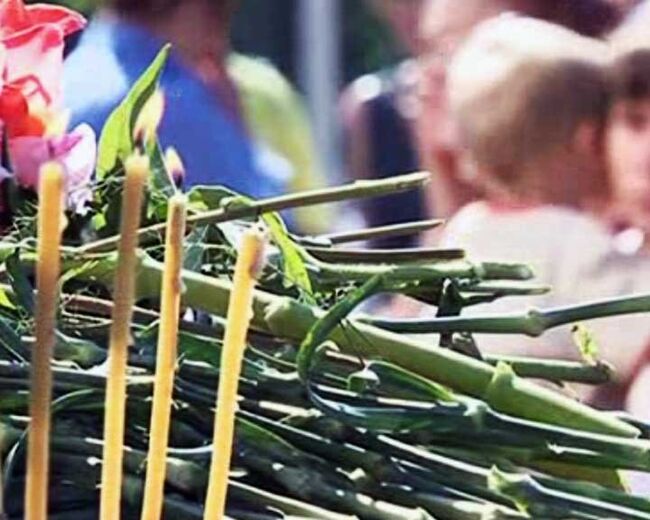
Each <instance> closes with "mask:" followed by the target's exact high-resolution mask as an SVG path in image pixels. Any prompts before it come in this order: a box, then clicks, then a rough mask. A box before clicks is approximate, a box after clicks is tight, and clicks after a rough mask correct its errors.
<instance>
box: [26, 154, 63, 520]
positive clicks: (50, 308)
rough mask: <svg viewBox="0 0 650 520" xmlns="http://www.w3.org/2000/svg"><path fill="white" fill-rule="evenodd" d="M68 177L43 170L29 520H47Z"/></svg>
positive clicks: (50, 167)
mask: <svg viewBox="0 0 650 520" xmlns="http://www.w3.org/2000/svg"><path fill="white" fill-rule="evenodd" d="M63 184H64V172H63V168H62V166H61V165H60V164H58V163H47V164H44V165H43V166H42V167H41V170H40V180H39V191H38V193H39V204H38V244H37V255H38V260H37V266H36V290H37V293H36V331H35V333H36V343H35V345H34V350H33V351H32V359H31V364H32V372H31V390H30V394H29V395H30V406H29V409H30V415H31V421H30V427H29V440H28V445H27V485H26V488H25V518H26V520H46V518H47V498H48V493H47V491H48V475H49V461H50V448H49V442H50V407H51V404H50V403H51V400H52V371H51V369H50V360H51V358H52V350H53V348H54V343H55V341H56V333H55V331H56V309H57V300H58V298H57V296H58V281H59V272H60V256H59V255H60V246H61V230H62V227H63V226H62V222H63V209H64V208H63Z"/></svg>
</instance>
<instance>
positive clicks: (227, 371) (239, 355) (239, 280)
mask: <svg viewBox="0 0 650 520" xmlns="http://www.w3.org/2000/svg"><path fill="white" fill-rule="evenodd" d="M263 249H264V236H263V234H262V233H261V232H260V231H259V230H251V231H248V232H246V233H245V234H244V237H243V244H242V247H241V248H240V251H239V256H238V258H237V264H236V266H235V275H234V279H233V286H232V292H231V293H230V302H229V304H228V316H227V320H226V332H225V336H224V342H223V349H222V351H221V365H220V368H219V391H218V395H217V410H216V414H215V419H214V438H213V442H212V463H211V464H212V465H211V467H210V481H209V484H208V494H207V498H206V503H205V511H204V514H203V518H204V519H205V520H215V519H221V518H223V515H224V510H225V506H226V492H227V488H228V471H229V468H230V458H231V451H232V444H233V434H234V429H235V411H236V408H237V387H238V383H239V374H240V372H241V365H242V361H243V357H244V349H245V347H246V333H247V331H248V325H249V323H250V319H251V317H252V315H253V311H252V300H253V289H254V287H255V279H256V277H257V274H258V271H259V269H260V267H261V261H262V255H263Z"/></svg>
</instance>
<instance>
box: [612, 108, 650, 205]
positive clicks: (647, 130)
mask: <svg viewBox="0 0 650 520" xmlns="http://www.w3.org/2000/svg"><path fill="white" fill-rule="evenodd" d="M605 150H606V154H607V166H608V168H609V174H610V179H611V183H612V189H613V195H614V199H615V200H614V202H615V204H616V205H618V206H619V207H624V208H627V211H629V212H630V213H632V214H636V215H639V214H650V98H646V99H643V100H640V101H635V100H624V101H617V102H616V103H615V104H614V106H613V108H612V110H611V112H610V115H609V119H608V122H607V128H606V147H605Z"/></svg>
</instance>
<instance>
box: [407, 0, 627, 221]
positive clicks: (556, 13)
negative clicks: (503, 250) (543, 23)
mask: <svg viewBox="0 0 650 520" xmlns="http://www.w3.org/2000/svg"><path fill="white" fill-rule="evenodd" d="M506 11H516V12H518V13H520V14H523V15H527V16H531V17H534V18H540V19H545V20H550V21H553V22H555V23H558V24H560V25H564V26H567V27H569V28H571V29H573V30H575V31H576V32H578V33H580V34H583V35H587V36H600V35H602V34H603V33H605V32H607V31H609V30H610V29H611V28H613V27H614V26H615V24H616V23H617V21H618V19H619V16H618V12H617V11H616V10H615V9H614V8H612V7H611V6H609V5H608V4H607V3H606V2H605V1H604V0H465V1H464V2H463V9H459V8H458V2H457V1H455V0H428V1H427V3H426V5H425V7H424V9H423V13H422V23H421V26H420V36H421V49H422V51H421V58H420V60H419V64H420V74H419V79H420V81H419V87H418V90H419V94H420V98H421V110H420V114H419V117H417V119H416V130H415V133H416V135H417V142H418V149H419V154H420V158H421V162H422V164H423V166H424V167H425V169H427V170H429V171H432V172H434V175H433V177H432V182H431V185H430V188H429V189H428V190H427V195H428V206H429V211H430V213H432V214H434V215H436V216H439V217H443V218H448V217H450V216H451V215H453V214H454V212H455V211H457V210H458V209H459V208H460V207H462V206H463V205H464V204H465V203H467V202H469V201H470V200H474V199H476V198H478V197H480V195H481V191H480V190H481V188H480V187H479V186H478V185H477V184H476V182H475V179H474V175H475V171H474V167H473V165H472V164H471V162H468V161H466V160H464V159H463V157H464V156H463V155H462V154H461V153H460V152H461V145H460V143H459V141H458V132H457V129H456V126H455V122H454V121H453V118H452V117H451V115H450V113H449V107H448V100H447V94H446V70H447V66H448V64H449V61H450V59H451V57H452V55H453V53H454V51H455V50H456V49H457V48H458V46H459V45H460V44H461V43H462V42H463V40H464V39H465V38H466V37H467V35H468V34H469V32H470V31H471V30H472V29H473V27H474V26H475V25H476V24H478V23H479V22H481V21H483V20H486V19H488V18H490V17H492V16H495V15H497V14H499V13H503V12H506Z"/></svg>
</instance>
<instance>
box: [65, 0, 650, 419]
mask: <svg viewBox="0 0 650 520" xmlns="http://www.w3.org/2000/svg"><path fill="white" fill-rule="evenodd" d="M67 4H68V5H70V6H73V7H75V8H77V9H79V8H81V9H82V10H84V11H85V12H86V13H88V14H92V15H93V20H92V23H91V24H90V25H89V26H88V28H87V29H86V30H85V31H84V32H83V33H82V34H81V35H80V37H78V38H76V39H75V40H74V41H70V42H68V45H69V49H68V56H67V59H66V72H65V96H66V105H67V106H68V107H69V108H70V110H71V114H72V119H73V121H75V122H88V123H90V124H91V125H92V126H93V127H94V128H95V129H96V130H97V131H99V130H101V126H102V124H103V122H104V121H105V120H106V118H107V116H108V114H109V113H110V112H111V110H112V109H113V108H114V107H115V106H116V105H117V104H118V103H119V101H120V100H121V99H122V98H123V96H124V95H125V94H126V92H127V91H128V89H129V87H130V85H131V84H132V83H133V82H134V81H135V80H136V78H137V77H138V76H139V75H140V74H141V73H142V71H143V70H144V69H145V68H146V67H147V65H148V63H150V62H151V60H152V59H153V58H154V56H155V55H156V53H157V51H158V50H159V49H160V47H161V46H162V45H163V43H164V42H171V43H172V44H173V48H172V52H171V58H170V62H169V64H168V67H167V69H166V71H165V73H164V76H163V80H162V86H163V88H164V91H165V95H166V98H167V111H166V116H165V120H164V122H163V125H162V127H161V140H162V142H163V144H164V145H168V144H173V145H174V146H175V147H176V148H177V149H178V150H179V152H180V153H181V155H182V157H183V160H184V161H185V163H186V177H185V179H184V183H185V185H186V186H191V185H196V184H206V183H209V184H225V185H227V186H229V187H230V188H232V189H235V190H237V191H241V192H244V193H246V194H249V195H252V196H256V197H262V196H271V195H276V194H280V193H285V192H288V191H294V190H302V189H317V188H319V187H323V186H327V185H331V184H336V183H340V182H342V181H345V180H351V179H367V178H383V177H390V176H393V175H397V174H401V173H407V172H411V171H415V170H420V169H422V170H428V171H430V172H432V174H433V175H432V182H431V183H430V185H429V186H428V187H427V189H426V190H425V191H424V192H423V193H407V194H402V195H399V196H391V197H384V198H380V199H373V200H371V201H368V202H367V203H364V205H363V206H362V207H358V208H348V207H345V208H336V209H335V210H334V211H332V210H331V209H328V208H313V209H310V210H308V211H305V212H302V213H298V214H295V215H291V216H290V217H289V222H290V226H291V227H292V228H293V229H295V230H297V231H300V232H302V233H307V234H321V233H325V232H328V231H333V230H341V229H351V228H359V227H363V226H364V225H365V226H382V225H385V224H393V223H399V222H407V221H414V220H423V219H430V218H444V219H446V220H447V225H446V226H444V227H442V228H439V229H436V230H435V231H434V232H431V233H426V234H424V235H423V236H403V237H394V238H391V239H389V240H382V241H379V242H377V243H374V244H371V245H372V246H373V247H376V248H410V247H415V246H422V245H424V246H428V247H462V248H465V249H466V250H467V251H468V253H469V255H470V257H471V258H473V259H482V260H511V261H523V262H528V263H531V264H532V265H533V266H534V267H535V268H536V271H537V274H538V277H539V282H540V283H544V284H549V285H551V286H552V287H553V289H554V290H553V292H552V293H549V294H548V295H545V296H542V297H536V298H531V299H530V300H525V299H524V302H523V303H522V299H516V298H512V299H507V298H506V299H504V300H503V301H502V302H499V304H498V306H497V308H498V309H499V310H502V311H504V312H507V311H509V310H515V309H521V308H522V305H523V306H524V307H525V306H526V305H530V306H541V307H551V306H561V305H568V304H572V303H576V302H582V301H585V300H592V299H598V298H605V297H615V296H619V295H623V294H628V293H631V292H644V291H649V290H650V254H649V253H650V241H649V240H648V233H649V232H650V3H648V2H638V1H634V0H631V1H630V0H609V1H608V0H345V1H343V0H273V1H268V0H241V1H237V0H137V1H135V0H106V1H105V2H103V3H102V5H97V2H93V1H90V0H87V1H82V0H77V1H72V0H69V1H68V2H67ZM491 307H492V309H494V307H493V306H491ZM378 312H384V313H391V314H393V315H400V316H412V317H417V316H427V315H432V312H434V311H432V310H431V309H430V308H425V307H424V306H422V305H419V304H418V305H416V304H414V303H413V302H405V301H395V302H392V303H390V304H389V305H387V306H384V307H383V308H382V309H381V310H380V311H378ZM475 312H476V313H478V314H480V313H481V309H480V306H479V307H477V309H476V311H475ZM590 326H591V325H590ZM593 331H594V334H595V336H596V338H597V339H598V341H599V343H600V346H601V355H602V356H603V357H604V358H605V359H607V360H609V361H611V362H612V363H613V364H614V365H615V366H616V368H617V371H618V372H617V374H618V376H617V382H616V384H615V385H611V386H609V387H607V388H606V389H605V390H603V391H600V392H598V393H597V394H593V393H586V394H584V395H583V396H582V397H584V398H585V399H588V400H590V401H591V402H593V403H595V404H597V405H600V406H603V407H612V408H622V407H627V408H628V409H630V410H631V411H633V412H634V413H635V414H637V415H638V416H641V417H646V418H650V403H649V402H648V399H649V398H648V395H650V320H649V319H648V318H647V317H643V316H630V317H626V318H623V319H620V318H619V319H616V320H607V319H606V320H602V321H599V322H594V324H593ZM481 346H482V347H483V348H485V349H487V350H490V351H494V352H500V353H508V354H529V355H530V354H538V355H540V356H544V355H549V356H554V357H557V356H560V357H575V356H577V355H578V354H577V353H575V352H574V350H575V349H573V348H572V347H571V339H570V332H569V331H568V330H560V331H557V332H555V333H552V334H548V335H545V336H544V338H543V340H542V341H539V340H536V341H535V342H529V341H527V340H526V338H516V339H514V340H507V341H506V340H504V339H503V338H499V337H486V338H481Z"/></svg>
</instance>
